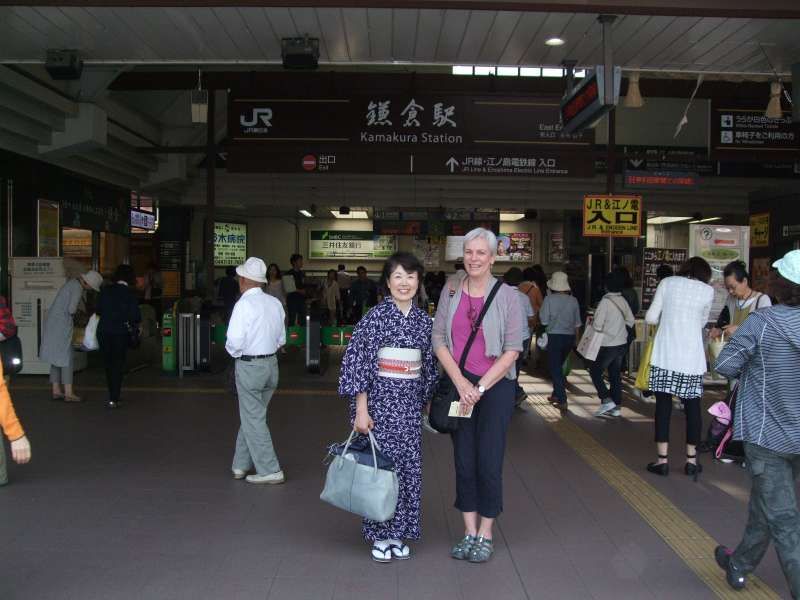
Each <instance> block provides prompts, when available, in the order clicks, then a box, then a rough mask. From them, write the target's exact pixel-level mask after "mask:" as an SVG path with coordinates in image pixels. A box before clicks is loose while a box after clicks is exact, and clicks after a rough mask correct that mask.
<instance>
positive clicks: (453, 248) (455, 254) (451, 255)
mask: <svg viewBox="0 0 800 600" xmlns="http://www.w3.org/2000/svg"><path fill="white" fill-rule="evenodd" d="M459 258H464V236H463V235H448V236H447V238H446V241H445V248H444V259H445V260H449V261H453V260H458V259H459Z"/></svg>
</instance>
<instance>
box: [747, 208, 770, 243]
mask: <svg viewBox="0 0 800 600" xmlns="http://www.w3.org/2000/svg"><path fill="white" fill-rule="evenodd" d="M750 246H751V247H752V248H767V247H769V213H768V212H767V213H758V214H755V215H750Z"/></svg>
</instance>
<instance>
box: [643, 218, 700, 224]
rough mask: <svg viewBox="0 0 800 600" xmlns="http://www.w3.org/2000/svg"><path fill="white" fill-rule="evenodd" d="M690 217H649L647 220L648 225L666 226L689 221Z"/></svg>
mask: <svg viewBox="0 0 800 600" xmlns="http://www.w3.org/2000/svg"><path fill="white" fill-rule="evenodd" d="M691 218H692V217H650V218H649V219H647V224H648V225H668V224H669V223H678V222H680V221H689V220H691Z"/></svg>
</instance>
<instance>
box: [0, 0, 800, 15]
mask: <svg viewBox="0 0 800 600" xmlns="http://www.w3.org/2000/svg"><path fill="white" fill-rule="evenodd" d="M16 4H19V2H18V1H17V0H0V6H11V5H16ZM25 4H26V6H59V7H63V6H80V7H123V6H130V7H137V8H138V7H170V8H174V7H175V6H176V4H179V5H180V7H181V8H188V7H214V8H221V7H226V6H231V7H243V6H256V7H269V6H275V7H289V8H291V7H298V8H301V7H302V8H305V7H308V6H309V5H310V3H309V2H308V0H184V1H183V2H179V3H176V2H175V0H135V1H134V0H33V1H32V2H26V3H25ZM732 4H733V3H732V2H729V1H727V0H580V1H577V0H549V1H548V2H540V1H538V0H316V1H315V2H314V3H313V5H314V6H316V7H320V8H323V7H334V8H422V9H462V10H501V11H524V12H561V13H591V14H598V13H611V14H619V15H657V16H658V15H666V16H682V17H728V18H733V17H737V18H751V19H796V18H800V6H798V3H797V2H796V0H760V1H759V2H758V3H743V2H742V3H739V4H740V6H739V7H737V8H733V7H732V6H731V5H732ZM744 4H747V5H746V6H742V5H744Z"/></svg>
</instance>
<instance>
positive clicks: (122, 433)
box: [0, 355, 788, 600]
mask: <svg viewBox="0 0 800 600" xmlns="http://www.w3.org/2000/svg"><path fill="white" fill-rule="evenodd" d="M332 364H333V367H332V368H331V369H329V370H328V373H326V374H324V375H322V376H318V375H306V374H305V373H304V372H303V370H302V368H301V365H300V364H299V357H298V355H289V356H288V357H283V358H282V381H281V389H282V390H285V391H286V392H285V393H279V394H277V395H276V396H275V398H274V401H273V406H272V407H271V410H270V425H271V430H272V433H273V436H274V438H275V443H276V447H277V449H278V453H279V456H280V459H281V463H282V466H283V468H284V470H285V472H286V475H287V478H288V482H287V484H286V485H283V486H275V487H271V486H263V487H259V486H251V485H249V484H246V483H244V482H240V481H234V480H233V479H231V478H230V473H229V468H230V459H231V452H232V448H233V441H234V436H235V431H236V427H237V412H236V408H235V404H234V402H233V400H232V399H231V398H230V397H229V396H228V395H227V394H225V393H221V392H220V388H222V387H223V386H224V378H223V377H222V376H220V375H208V374H206V375H193V376H191V377H187V379H185V380H183V381H179V380H178V379H176V378H174V377H171V376H165V375H161V374H160V373H159V372H157V371H155V370H145V371H140V372H138V373H135V374H133V375H131V376H130V377H129V378H128V380H127V381H126V384H127V385H128V386H129V387H135V388H136V389H137V390H139V391H136V392H133V393H128V394H127V395H126V396H127V399H128V403H127V406H126V407H125V408H124V410H120V411H118V412H111V413H109V412H107V411H105V410H104V409H103V407H102V403H101V400H102V399H103V394H102V392H101V391H100V389H101V385H102V380H101V378H100V377H101V375H100V373H99V372H95V371H89V372H87V373H83V374H80V375H79V376H78V389H79V390H81V389H83V390H84V394H83V395H84V397H85V398H86V399H87V402H86V403H84V404H81V405H67V404H54V403H51V402H49V401H48V399H47V398H48V393H47V390H46V382H45V381H44V379H43V378H33V377H20V378H18V380H17V381H16V382H15V388H13V389H12V391H13V396H14V401H15V403H16V405H17V409H18V412H19V413H20V417H21V418H22V420H23V422H24V425H25V427H26V428H27V430H28V433H29V436H30V438H31V440H32V444H33V452H34V460H33V462H32V463H31V464H30V465H28V466H26V467H17V466H12V468H11V478H12V484H11V485H9V486H8V487H5V488H0V540H2V544H0V600H16V599H19V600H47V599H58V600H66V599H73V598H74V599H76V600H89V599H93V598H98V599H101V598H102V599H104V600H118V599H119V600H126V599H136V600H139V599H147V600H149V599H158V600H161V599H172V598H174V599H192V600H194V599H197V600H204V599H217V598H219V599H229V598H230V599H237V600H238V599H250V598H254V599H259V600H265V599H267V598H269V599H271V600H288V599H292V598H297V599H303V600H317V599H333V598H353V597H358V598H379V599H381V600H391V599H393V598H398V599H400V598H402V599H406V598H413V599H414V600H423V599H426V598H431V599H436V600H448V599H450V598H452V599H463V600H470V599H472V598H476V599H478V598H481V599H482V598H490V599H491V600H504V599H511V600H516V599H528V598H535V599H548V598H552V599H559V600H563V599H572V598H575V599H583V598H597V599H602V598H609V599H611V598H613V599H619V598H636V599H638V598H642V599H651V598H663V599H667V598H675V599H686V598H692V599H703V598H712V597H714V595H713V593H712V592H711V591H710V590H709V589H708V588H707V587H706V586H705V585H704V584H703V583H702V582H701V581H700V580H699V579H698V578H697V577H696V576H695V575H694V574H693V573H692V572H691V571H690V570H689V569H688V568H687V567H686V565H685V564H684V563H683V562H682V561H681V559H679V558H678V557H677V556H676V555H675V554H674V553H673V552H672V550H671V549H670V548H669V547H668V546H667V545H666V544H665V543H664V542H663V541H662V540H661V538H660V537H659V536H658V535H657V534H656V533H655V532H654V531H653V529H651V528H650V526H648V525H647V524H646V523H645V522H644V521H643V520H642V519H641V518H640V517H639V516H638V514H637V513H636V512H634V511H633V510H632V509H631V508H630V507H629V506H628V504H627V503H626V502H625V501H624V500H623V499H622V498H621V497H620V496H619V495H617V494H616V493H615V492H614V491H613V490H612V489H611V488H610V487H609V486H608V485H607V484H606V483H605V482H604V481H603V480H602V479H601V478H600V477H599V476H598V475H597V473H595V472H594V471H593V470H592V469H591V468H590V467H589V466H588V465H587V463H585V462H584V461H583V460H582V459H581V458H580V457H578V456H577V455H576V454H575V453H574V452H573V451H572V450H571V449H570V448H569V447H568V446H567V445H565V443H564V442H563V441H561V439H560V438H559V437H558V436H557V435H556V434H555V433H554V432H553V431H552V429H551V428H550V427H549V426H548V425H547V424H546V423H545V422H544V421H543V420H542V419H541V418H540V417H539V416H538V415H537V414H536V413H535V412H534V411H533V410H532V409H530V408H529V409H528V410H521V411H518V412H517V414H516V415H515V417H514V420H513V422H512V426H511V430H510V434H509V443H508V454H507V460H506V470H505V512H504V514H503V515H502V517H501V518H500V520H499V523H498V528H497V534H496V535H497V537H496V546H497V553H496V555H495V557H494V558H493V560H492V561H491V562H490V563H488V564H486V565H481V566H477V565H471V564H464V563H460V562H457V561H454V560H452V559H450V558H449V557H448V548H449V546H450V544H451V542H452V541H453V540H455V539H456V538H457V537H459V535H460V534H461V533H462V527H461V524H460V516H459V514H458V513H457V512H456V511H455V510H454V509H453V508H452V501H453V488H454V481H453V473H452V450H451V445H450V442H449V439H447V438H446V437H445V436H440V435H430V434H426V435H425V456H424V461H425V462H424V491H423V535H424V539H423V541H422V542H420V543H419V544H415V545H414V546H413V549H414V557H413V559H412V560H409V561H405V562H396V563H391V564H388V565H379V564H375V563H372V562H371V561H370V560H369V558H368V549H367V546H366V545H365V544H364V542H363V541H362V540H361V538H360V530H359V521H358V519H357V518H356V517H354V516H351V515H348V514H345V513H341V512H339V511H336V510H335V509H333V508H331V507H329V506H327V505H325V504H323V503H321V502H320V501H319V499H318V497H319V492H320V489H321V486H322V481H323V477H324V466H323V465H322V462H321V461H322V458H323V453H324V447H325V445H326V444H327V443H329V442H331V441H334V440H337V439H341V438H343V437H345V435H346V433H347V422H346V410H345V405H344V403H343V402H342V401H341V400H339V399H338V398H337V397H336V396H335V395H333V394H332V393H331V394H325V393H324V392H325V391H331V392H332V391H333V390H334V389H335V387H334V381H335V375H336V374H335V370H336V360H335V359H334V360H333V361H332ZM525 381H526V387H528V388H529V389H531V390H538V389H546V388H547V386H546V384H543V383H542V382H541V381H540V380H537V379H534V378H527V379H526V380H525ZM571 381H572V383H573V384H574V385H577V386H578V387H576V388H573V389H574V390H577V389H578V388H584V389H585V385H586V383H587V382H588V378H586V376H585V373H581V372H576V374H575V375H573V376H572V378H571ZM145 388H148V389H149V390H150V391H143V390H144V389H145ZM182 390H183V391H182ZM187 390H193V391H187ZM197 390H200V391H197ZM297 390H315V391H316V392H317V393H314V394H298V393H297ZM292 391H293V392H292ZM595 404H596V400H593V399H592V398H591V397H589V396H583V397H576V398H575V399H574V400H573V402H572V409H571V410H572V414H571V415H570V417H568V418H571V419H574V420H575V422H577V423H579V424H580V426H581V427H583V428H584V429H585V430H586V431H588V432H589V433H590V434H591V435H592V436H594V437H595V438H596V439H597V440H598V441H599V442H600V443H602V444H603V445H604V446H605V447H606V448H608V449H609V450H611V451H612V452H613V453H614V454H615V455H616V456H617V457H619V458H620V459H621V460H622V461H623V462H624V463H625V464H626V465H627V466H629V467H630V468H632V469H634V470H636V471H637V472H640V471H641V470H642V467H643V465H644V464H645V463H646V462H647V461H648V460H651V459H652V445H651V444H650V440H651V439H652V422H651V421H650V415H651V413H652V410H651V409H652V407H651V406H650V405H648V404H646V403H642V402H631V403H630V405H629V408H626V410H625V417H626V418H625V419H622V420H618V421H607V420H600V419H593V418H592V417H591V416H589V415H590V411H591V409H592V408H593V407H594V405H595ZM680 416H681V414H680V413H676V414H675V419H674V424H675V432H674V438H675V440H676V441H677V440H678V439H679V438H680V436H682V435H683V427H682V424H681V423H680V419H679V417H680ZM673 450H674V452H673V454H674V456H673V460H674V461H675V464H676V465H680V464H682V462H681V460H682V459H681V456H680V454H681V449H680V447H679V446H678V445H677V444H676V445H674V448H673ZM706 462H708V461H707V460H706ZM677 470H678V469H676V471H677ZM645 476H646V475H645ZM647 481H648V482H649V483H651V484H652V485H654V486H655V487H656V488H657V489H658V490H659V491H661V492H662V493H663V494H665V495H666V496H667V497H668V498H669V499H670V500H671V501H672V502H674V503H675V504H676V505H677V506H678V507H679V508H681V509H682V510H684V511H686V512H687V513H688V514H690V515H691V516H692V517H693V518H694V519H695V520H696V521H697V522H698V523H699V524H700V525H701V526H702V527H703V528H704V529H705V530H706V531H707V532H709V533H710V534H711V535H712V536H714V537H716V539H718V540H720V541H723V542H725V543H734V542H736V540H737V538H738V536H739V535H740V533H741V529H742V526H743V519H744V516H745V508H746V499H747V485H748V482H747V476H746V473H745V472H743V471H741V470H740V469H738V468H736V467H733V466H728V465H721V464H713V465H712V464H707V470H706V472H705V473H704V474H703V476H702V477H701V479H700V482H699V483H697V484H695V483H692V482H691V481H690V480H688V479H687V478H685V477H684V476H683V475H682V474H681V473H678V474H677V475H675V476H671V477H669V478H663V479H659V478H652V479H647ZM758 575H759V576H760V577H761V578H762V579H763V580H765V581H766V582H767V583H768V584H769V585H770V586H772V588H773V589H775V590H776V591H777V592H778V593H779V594H781V595H782V596H783V597H787V598H788V591H787V588H786V585H785V583H784V581H783V577H782V575H781V573H780V569H779V567H778V565H777V560H776V559H775V557H774V554H773V553H772V552H770V553H769V554H768V556H767V558H766V559H765V561H764V564H763V565H762V567H761V568H760V570H759V572H758Z"/></svg>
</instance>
